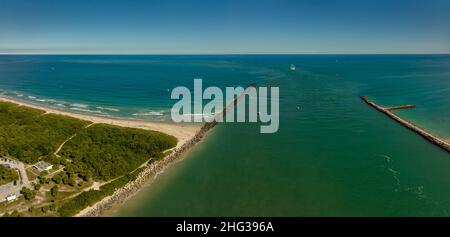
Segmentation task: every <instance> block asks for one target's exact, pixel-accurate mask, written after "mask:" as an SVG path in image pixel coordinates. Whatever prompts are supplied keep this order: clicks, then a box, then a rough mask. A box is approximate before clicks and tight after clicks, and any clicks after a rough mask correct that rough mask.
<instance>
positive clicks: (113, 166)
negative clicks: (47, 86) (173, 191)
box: [0, 98, 215, 216]
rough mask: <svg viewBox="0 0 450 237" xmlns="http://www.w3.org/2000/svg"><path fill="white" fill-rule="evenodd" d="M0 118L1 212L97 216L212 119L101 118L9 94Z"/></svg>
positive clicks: (3, 100) (178, 153) (126, 195)
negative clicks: (198, 122) (191, 121)
mask: <svg viewBox="0 0 450 237" xmlns="http://www.w3.org/2000/svg"><path fill="white" fill-rule="evenodd" d="M0 118H1V120H0V156H1V159H2V164H1V170H0V171H1V176H2V177H1V178H2V179H1V182H2V183H0V196H1V194H3V199H2V200H0V215H4V216H99V215H102V214H104V213H105V212H106V211H108V210H110V209H111V208H112V207H114V206H117V205H120V203H122V202H124V201H126V200H127V198H129V197H130V196H132V195H133V194H134V193H135V192H137V191H138V190H139V189H140V188H142V187H143V186H144V184H146V183H148V181H149V180H152V179H153V178H154V177H156V175H157V174H158V173H159V172H161V171H162V170H163V169H164V168H165V167H167V165H169V164H170V163H172V162H173V161H175V160H178V159H180V157H182V154H183V153H185V152H186V151H187V150H189V149H190V148H191V147H192V146H194V145H195V144H196V143H197V142H199V141H200V140H201V138H202V137H203V136H204V135H205V134H206V132H207V131H208V130H209V129H210V128H211V127H213V126H214V125H215V124H205V125H204V126H203V127H201V126H198V125H192V124H172V123H162V122H150V121H134V120H119V119H113V118H102V117H95V116H91V115H83V114H75V113H69V112H65V111H58V110H53V109H48V108H43V107H40V106H36V105H32V104H27V103H24V102H21V101H15V100H11V99H9V98H1V99H0ZM10 164H13V165H14V166H11V165H10ZM0 198H1V197H0Z"/></svg>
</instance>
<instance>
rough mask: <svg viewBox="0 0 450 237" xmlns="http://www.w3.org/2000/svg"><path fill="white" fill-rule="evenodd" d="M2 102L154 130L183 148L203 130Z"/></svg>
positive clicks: (165, 123) (88, 119)
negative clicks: (174, 138)
mask: <svg viewBox="0 0 450 237" xmlns="http://www.w3.org/2000/svg"><path fill="white" fill-rule="evenodd" d="M0 101H4V102H11V103H15V104H18V105H21V106H26V107H30V108H35V109H39V110H43V111H45V112H46V113H51V114H58V115H64V116H70V117H74V118H78V119H82V120H87V121H91V122H93V123H106V124H112V125H117V126H121V127H130V128H140V129H145V130H153V131H158V132H162V133H166V134H169V135H172V136H174V137H176V138H177V139H178V144H177V147H180V146H182V145H183V144H184V143H185V142H186V141H188V140H189V139H191V138H192V137H193V136H194V135H195V134H196V133H197V132H198V131H199V130H200V128H201V124H181V123H180V124H177V123H170V122H156V121H144V120H131V119H116V118H107V117H99V116H93V115H87V114H78V113H73V112H68V111H63V110H56V109H51V108H47V107H43V106H40V105H35V104H31V103H27V102H23V101H19V100H14V99H11V98H5V97H0Z"/></svg>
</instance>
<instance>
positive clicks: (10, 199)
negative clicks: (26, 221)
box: [6, 194, 17, 202]
mask: <svg viewBox="0 0 450 237" xmlns="http://www.w3.org/2000/svg"><path fill="white" fill-rule="evenodd" d="M15 200H17V195H15V194H10V195H8V196H6V201H8V202H12V201H15Z"/></svg>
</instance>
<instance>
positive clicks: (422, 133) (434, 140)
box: [361, 96, 450, 153]
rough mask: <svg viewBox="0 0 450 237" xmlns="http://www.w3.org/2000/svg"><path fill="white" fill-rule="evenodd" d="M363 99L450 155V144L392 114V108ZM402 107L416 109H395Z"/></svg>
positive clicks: (364, 97)
mask: <svg viewBox="0 0 450 237" xmlns="http://www.w3.org/2000/svg"><path fill="white" fill-rule="evenodd" d="M361 99H362V100H363V101H364V102H366V103H367V104H369V105H370V106H372V107H374V108H375V109H376V110H378V111H380V112H382V113H384V114H386V115H387V116H389V117H390V118H392V119H393V120H395V121H397V122H398V123H400V124H401V125H403V126H404V127H406V128H408V129H409V130H411V131H413V132H415V133H417V134H418V135H420V136H422V137H423V138H425V139H427V140H428V141H429V142H431V143H433V144H435V145H436V146H438V147H440V148H442V149H444V150H445V151H447V152H448V153H450V144H449V143H448V142H446V141H445V140H443V139H441V138H439V137H437V136H435V135H433V134H431V133H430V132H428V131H426V130H425V129H423V128H420V127H418V126H417V125H415V124H413V123H411V122H409V121H407V120H405V119H403V118H400V117H399V116H398V115H396V114H394V113H392V112H391V111H390V110H392V109H391V108H392V107H387V108H384V107H382V106H380V105H378V104H376V103H375V102H373V101H372V100H370V99H369V98H368V97H366V96H361ZM400 107H408V108H415V106H414V107H412V105H406V106H397V107H394V108H400Z"/></svg>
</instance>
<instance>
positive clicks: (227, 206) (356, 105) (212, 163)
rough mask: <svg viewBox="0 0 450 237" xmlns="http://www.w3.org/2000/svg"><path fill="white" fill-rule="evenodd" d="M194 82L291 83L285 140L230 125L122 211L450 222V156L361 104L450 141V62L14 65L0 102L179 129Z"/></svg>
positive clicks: (144, 59) (36, 61)
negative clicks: (179, 109) (182, 101)
mask: <svg viewBox="0 0 450 237" xmlns="http://www.w3.org/2000/svg"><path fill="white" fill-rule="evenodd" d="M290 64H295V65H296V66H297V70H296V71H290V70H289V65H290ZM193 78H202V79H204V84H205V86H208V85H217V86H220V87H224V86H236V85H242V86H246V85H249V84H251V83H257V84H258V85H267V86H279V87H280V130H279V132H278V133H276V134H259V124H252V123H235V124H230V123H227V124H220V125H219V126H218V127H217V128H215V129H214V130H213V131H212V133H211V134H210V135H209V136H208V138H207V139H206V140H204V141H203V142H202V143H201V144H200V145H199V146H197V147H196V148H194V149H193V151H192V152H191V153H190V154H189V155H188V157H187V159H185V160H183V161H182V162H180V163H177V164H176V165H174V166H173V167H171V168H169V169H167V170H166V171H165V172H164V173H163V174H162V175H160V176H159V178H158V179H157V180H156V181H155V182H154V183H153V184H152V185H151V186H150V187H148V188H146V189H145V190H144V191H143V192H141V193H140V194H139V195H137V196H136V197H135V198H133V199H132V200H130V202H128V203H127V204H126V205H125V206H124V207H123V208H122V209H121V210H119V211H118V212H117V213H116V215H120V216H185V215H186V216H267V215H269V216H448V215H449V213H450V188H449V187H450V172H448V170H449V169H450V155H449V154H448V153H446V152H444V151H442V150H440V149H439V148H437V147H435V146H434V145H432V144H430V143H428V142H427V141H425V140H424V139H422V138H421V137H419V136H417V135H416V134H414V133H412V132H410V131H409V130H407V129H405V128H403V127H402V126H400V125H399V124H397V123H395V122H393V121H392V120H391V119H389V118H387V117H386V116H384V115H383V114H381V113H379V112H377V111H376V110H374V109H373V108H371V107H369V106H367V105H366V104H364V103H363V102H362V101H361V100H360V99H359V96H360V95H367V96H369V97H371V98H372V99H374V100H375V101H377V102H379V103H380V104H383V105H398V104H416V105H417V108H416V109H411V110H405V111H399V112H398V113H399V114H401V115H402V116H403V117H405V118H407V119H410V120H412V121H414V122H415V123H417V124H419V125H420V126H422V127H424V128H426V129H429V130H430V131H432V132H434V133H436V134H438V135H440V136H442V137H446V138H450V56H446V55H440V56H431V55H408V56H406V55H403V56H399V55H358V56H356V55H354V56H352V55H321V56H319V55H308V56H296V55H292V56H267V55H260V56H0V93H3V94H4V95H6V96H10V97H16V98H19V99H24V100H29V101H32V102H33V103H39V104H43V105H47V106H52V107H61V108H62V109H68V110H73V111H78V112H89V111H90V112H91V113H96V114H98V115H103V116H119V117H127V118H139V119H151V120H166V119H168V112H167V111H168V109H169V108H170V106H171V105H172V103H173V102H174V101H171V100H170V98H169V95H170V94H169V91H168V89H169V90H170V89H171V88H173V87H175V86H179V85H185V86H188V87H192V80H193ZM19 95H22V96H20V97H18V96H19ZM44 100H45V101H44ZM58 104H61V105H64V106H65V107H62V106H61V105H58ZM98 107H100V109H99V108H98ZM102 108H103V109H102ZM104 108H108V109H109V110H108V109H104ZM74 109H75V110H74ZM80 109H82V110H84V111H80Z"/></svg>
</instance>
